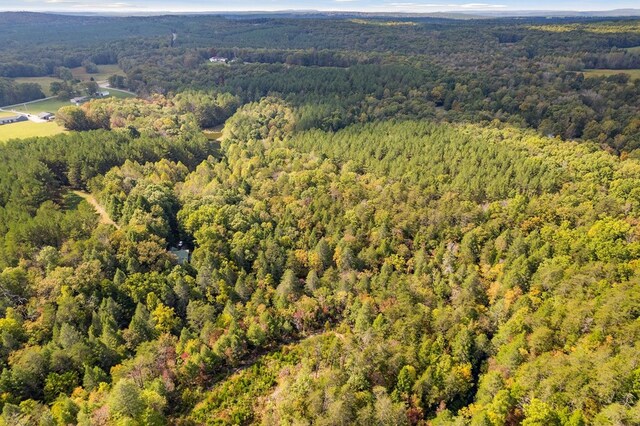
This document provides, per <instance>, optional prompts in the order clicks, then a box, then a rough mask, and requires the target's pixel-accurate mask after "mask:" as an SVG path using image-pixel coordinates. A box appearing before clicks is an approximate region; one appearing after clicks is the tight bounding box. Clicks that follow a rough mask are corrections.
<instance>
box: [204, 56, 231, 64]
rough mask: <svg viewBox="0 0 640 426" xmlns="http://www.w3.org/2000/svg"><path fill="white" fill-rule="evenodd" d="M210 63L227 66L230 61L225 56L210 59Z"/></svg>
mask: <svg viewBox="0 0 640 426" xmlns="http://www.w3.org/2000/svg"><path fill="white" fill-rule="evenodd" d="M209 62H213V63H215V64H226V63H227V62H229V60H228V59H227V58H225V57H223V56H212V57H210V58H209Z"/></svg>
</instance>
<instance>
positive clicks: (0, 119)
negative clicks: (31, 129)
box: [0, 115, 29, 125]
mask: <svg viewBox="0 0 640 426" xmlns="http://www.w3.org/2000/svg"><path fill="white" fill-rule="evenodd" d="M28 120H29V119H28V118H27V117H26V116H24V115H12V116H10V117H0V125H2V124H10V123H19V122H20V121H28Z"/></svg>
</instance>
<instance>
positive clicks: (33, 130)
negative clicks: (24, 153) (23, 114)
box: [0, 121, 65, 142]
mask: <svg viewBox="0 0 640 426" xmlns="http://www.w3.org/2000/svg"><path fill="white" fill-rule="evenodd" d="M64 131H65V130H64V129H63V128H62V127H61V126H59V125H58V124H57V123H55V122H50V123H33V122H31V121H22V122H20V123H13V124H5V125H2V126H0V142H6V141H8V140H10V139H23V138H31V137H36V136H52V135H57V134H58V133H62V132H64Z"/></svg>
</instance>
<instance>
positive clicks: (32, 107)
mask: <svg viewBox="0 0 640 426" xmlns="http://www.w3.org/2000/svg"><path fill="white" fill-rule="evenodd" d="M101 90H107V91H108V92H109V96H112V97H114V98H119V99H123V98H132V97H134V96H135V95H133V94H131V93H129V92H124V91H122V90H116V89H111V88H108V89H101ZM71 105H72V104H71V103H70V102H69V101H61V100H58V99H56V98H54V99H46V100H42V101H36V102H32V103H27V104H19V105H16V106H14V107H12V108H11V109H12V110H15V111H19V112H24V113H27V114H39V113H41V112H51V113H54V114H55V113H56V112H57V111H58V109H60V108H62V107H65V106H71ZM8 115H13V114H8Z"/></svg>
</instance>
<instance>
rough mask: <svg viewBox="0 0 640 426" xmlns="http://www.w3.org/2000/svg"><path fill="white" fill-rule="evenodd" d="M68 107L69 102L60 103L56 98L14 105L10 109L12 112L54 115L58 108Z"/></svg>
mask: <svg viewBox="0 0 640 426" xmlns="http://www.w3.org/2000/svg"><path fill="white" fill-rule="evenodd" d="M70 105H71V103H70V102H69V101H60V100H58V99H56V98H53V99H46V100H43V101H39V102H32V103H27V104H20V105H16V106H14V107H12V108H11V109H12V110H14V111H19V112H25V113H27V114H38V113H41V112H51V113H54V114H55V112H56V111H58V109H59V108H60V107H63V106H70Z"/></svg>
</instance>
